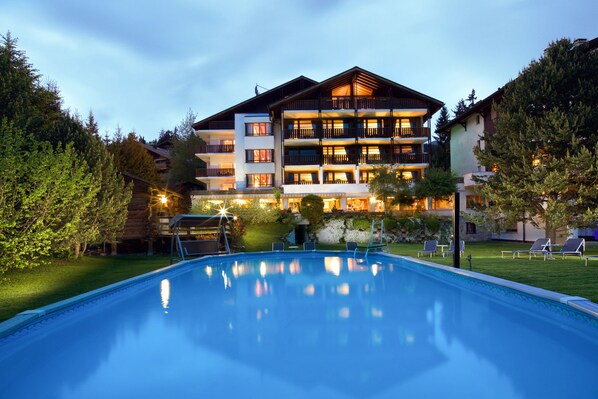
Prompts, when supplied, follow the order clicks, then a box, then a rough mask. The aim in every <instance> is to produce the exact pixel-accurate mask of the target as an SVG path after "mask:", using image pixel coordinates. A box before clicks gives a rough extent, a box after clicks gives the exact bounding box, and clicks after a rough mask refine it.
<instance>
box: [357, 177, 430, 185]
mask: <svg viewBox="0 0 598 399" xmlns="http://www.w3.org/2000/svg"><path fill="white" fill-rule="evenodd" d="M370 180H371V179H370ZM403 180H404V181H405V182H406V183H407V184H414V183H417V181H418V179H403ZM359 183H361V184H369V183H370V182H369V181H368V179H367V178H366V177H364V176H360V177H359Z"/></svg>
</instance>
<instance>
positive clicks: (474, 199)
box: [465, 195, 482, 209]
mask: <svg viewBox="0 0 598 399" xmlns="http://www.w3.org/2000/svg"><path fill="white" fill-rule="evenodd" d="M478 205H482V197H480V196H479V195H467V196H466V197H465V208H467V209H474V208H475V207H476V206H478Z"/></svg>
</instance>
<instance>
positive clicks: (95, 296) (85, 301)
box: [0, 260, 193, 341]
mask: <svg viewBox="0 0 598 399" xmlns="http://www.w3.org/2000/svg"><path fill="white" fill-rule="evenodd" d="M192 262H193V260H189V261H184V262H178V263H174V264H172V265H168V266H165V267H162V268H160V269H157V270H153V271H151V272H147V273H144V274H140V275H137V276H133V277H131V278H128V279H125V280H121V281H117V282H116V283H112V284H109V285H106V286H103V287H100V288H97V289H95V290H92V291H88V292H84V293H82V294H79V295H76V296H73V297H70V298H66V299H63V300H62V301H58V302H54V303H52V304H49V305H45V306H42V307H39V308H37V309H29V310H25V311H23V312H20V313H18V314H16V315H15V316H13V317H11V318H10V319H8V320H5V321H3V322H2V323H0V341H3V340H5V339H7V338H9V337H11V336H13V335H15V334H18V333H21V332H24V331H26V330H27V329H28V328H30V327H31V326H33V325H35V324H36V323H39V322H43V321H47V320H50V319H51V318H54V317H56V316H58V315H60V314H61V313H63V312H70V311H72V310H74V309H77V308H79V307H81V306H87V305H89V304H91V303H94V302H97V301H100V300H102V299H104V298H106V297H108V296H111V295H114V294H117V293H119V292H123V291H126V290H128V289H131V288H139V287H144V286H145V285H146V284H148V283H151V282H152V281H153V280H154V279H156V278H158V277H160V276H163V275H165V274H170V273H182V272H184V271H185V270H186V268H187V267H189V266H190V265H191V263H192Z"/></svg>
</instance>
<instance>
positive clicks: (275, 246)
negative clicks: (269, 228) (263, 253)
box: [272, 241, 284, 251]
mask: <svg viewBox="0 0 598 399" xmlns="http://www.w3.org/2000/svg"><path fill="white" fill-rule="evenodd" d="M272 251H284V243H282V242H280V241H277V242H273V243H272Z"/></svg>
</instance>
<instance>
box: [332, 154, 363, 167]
mask: <svg viewBox="0 0 598 399" xmlns="http://www.w3.org/2000/svg"><path fill="white" fill-rule="evenodd" d="M356 163H357V155H324V165H354V164H356Z"/></svg>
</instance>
